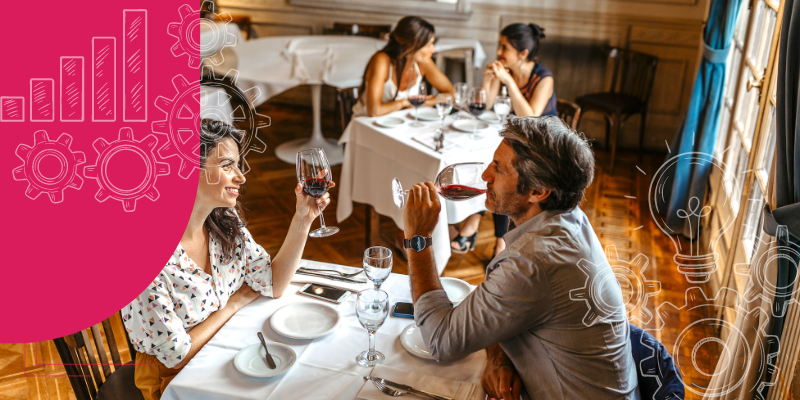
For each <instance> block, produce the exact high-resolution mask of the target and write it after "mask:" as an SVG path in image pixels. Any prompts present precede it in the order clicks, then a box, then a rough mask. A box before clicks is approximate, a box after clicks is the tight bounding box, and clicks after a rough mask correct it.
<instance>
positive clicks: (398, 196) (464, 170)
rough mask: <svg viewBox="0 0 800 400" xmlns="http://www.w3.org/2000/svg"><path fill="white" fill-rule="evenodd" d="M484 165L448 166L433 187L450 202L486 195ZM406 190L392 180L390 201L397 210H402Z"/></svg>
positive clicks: (398, 181) (464, 164)
mask: <svg viewBox="0 0 800 400" xmlns="http://www.w3.org/2000/svg"><path fill="white" fill-rule="evenodd" d="M484 170H486V164H485V163H482V162H466V163H458V164H450V165H448V166H447V167H445V168H444V169H443V170H441V171H440V172H439V175H437V176H436V182H434V183H433V186H434V187H435V188H436V192H437V193H439V194H440V195H441V196H442V197H444V198H445V199H447V200H450V201H461V200H467V199H471V198H474V197H477V196H480V195H482V194H484V193H486V181H484V180H483V177H482V175H483V171H484ZM407 195H408V190H403V185H401V184H400V179H397V178H394V179H392V199H393V200H394V204H395V205H396V206H397V208H400V209H402V208H404V207H405V205H406V198H407Z"/></svg>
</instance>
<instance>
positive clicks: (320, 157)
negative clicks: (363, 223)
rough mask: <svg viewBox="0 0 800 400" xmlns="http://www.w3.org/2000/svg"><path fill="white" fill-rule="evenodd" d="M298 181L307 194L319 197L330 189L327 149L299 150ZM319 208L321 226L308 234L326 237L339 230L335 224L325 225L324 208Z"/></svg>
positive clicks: (329, 167)
mask: <svg viewBox="0 0 800 400" xmlns="http://www.w3.org/2000/svg"><path fill="white" fill-rule="evenodd" d="M297 181H298V182H300V183H301V184H302V185H303V191H304V192H306V194H307V195H309V196H311V197H314V198H319V197H321V196H322V195H323V194H325V192H327V191H328V187H329V186H330V184H331V166H330V164H329V163H328V157H327V156H325V150H323V149H319V148H314V149H306V150H300V151H298V152H297ZM317 209H318V210H319V223H320V228H319V229H317V230H315V231H311V232H310V233H309V234H308V236H311V237H325V236H330V235H333V234H335V233H336V232H339V228H337V227H335V226H325V218H324V217H323V216H322V208H320V207H319V206H317Z"/></svg>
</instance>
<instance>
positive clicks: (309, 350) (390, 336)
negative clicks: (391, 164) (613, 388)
mask: <svg viewBox="0 0 800 400" xmlns="http://www.w3.org/2000/svg"><path fill="white" fill-rule="evenodd" d="M306 263H311V264H310V266H311V267H313V268H320V267H331V266H333V265H331V264H321V263H315V262H313V261H306V260H303V261H301V264H306ZM333 267H336V268H343V269H347V267H341V266H333ZM349 270H352V269H349ZM352 271H354V270H352ZM305 278H309V279H305ZM359 278H360V279H363V275H360V276H359ZM296 280H308V281H313V280H315V278H311V277H304V276H302V275H297V276H296ZM325 282H326V283H329V284H333V285H336V286H342V287H347V288H353V289H354V290H360V289H364V288H366V287H368V286H367V285H360V286H359V285H348V284H340V283H339V282H337V283H332V281H325ZM368 285H370V286H369V287H371V283H369V284H368ZM300 287H301V285H299V284H292V285H290V286H289V288H288V289H287V290H286V293H285V294H284V295H283V297H281V298H280V299H268V298H260V299H258V300H256V301H254V302H253V303H251V304H250V305H248V306H246V307H245V308H243V309H242V310H240V311H239V312H238V313H236V314H235V315H234V316H233V317H232V318H231V319H230V320H229V321H228V322H227V323H226V324H225V326H223V327H222V329H220V330H219V332H217V334H216V335H214V337H213V338H212V339H211V340H210V341H209V342H208V343H207V344H206V345H205V346H203V349H202V350H200V352H199V353H198V354H197V355H195V356H194V358H192V360H191V361H190V362H189V363H188V364H187V365H186V367H184V369H183V370H181V372H180V373H179V374H178V375H177V376H176V377H175V379H174V380H173V381H172V382H171V383H170V384H169V386H167V389H166V391H165V392H164V394H163V395H162V397H161V398H162V399H163V400H218V399H245V400H265V399H269V400H285V399H304V400H352V399H355V398H356V395H357V394H358V392H359V390H360V389H361V387H362V386H363V385H364V379H363V378H362V376H364V375H369V373H370V372H371V368H365V367H361V366H359V365H358V364H356V362H355V357H356V355H357V354H358V353H359V352H361V351H364V350H366V349H367V348H368V347H369V346H368V339H367V333H366V331H365V330H364V329H363V328H362V327H361V325H360V324H359V323H358V320H357V318H356V316H355V305H354V301H355V294H353V295H350V297H348V299H347V300H345V301H344V302H343V303H342V304H339V305H338V306H337V305H334V306H335V307H337V309H338V310H339V312H340V313H341V315H342V317H343V321H342V324H341V326H340V328H339V329H338V330H337V331H335V332H333V333H331V334H329V335H328V336H325V337H322V338H318V339H315V340H293V339H288V338H285V337H282V336H280V335H278V334H277V333H275V332H274V331H273V330H272V328H270V326H269V317H270V316H271V315H272V313H273V312H275V310H277V309H278V308H280V307H282V306H284V305H286V304H290V303H296V302H306V301H307V302H316V301H318V300H314V299H312V298H309V297H305V296H301V295H298V294H297V293H296V292H297V290H298V289H299V288H300ZM381 289H383V290H385V291H386V292H387V293H389V300H390V302H391V303H392V305H393V304H394V303H395V302H397V301H405V302H410V301H411V292H410V288H409V282H408V276H407V275H398V274H392V275H391V276H390V277H389V279H387V281H386V282H385V283H384V284H383V286H382V287H381ZM326 304H332V303H326ZM411 323H413V320H410V319H405V318H395V317H392V316H391V315H390V316H389V317H388V318H387V319H386V323H384V325H383V326H382V327H381V328H380V330H378V333H377V335H376V345H375V348H376V350H378V351H380V352H382V353H383V354H384V355H385V356H386V361H385V362H384V364H383V365H386V366H390V367H393V368H396V369H400V370H406V371H413V372H418V373H422V374H428V375H431V376H437V377H441V378H445V379H452V380H459V381H466V382H474V383H477V384H478V385H480V376H481V373H482V372H483V367H484V365H485V362H486V353H485V352H484V351H477V352H475V353H473V354H471V355H469V356H467V357H466V358H464V359H462V360H459V361H456V362H452V363H441V364H440V363H437V362H436V361H430V360H423V359H420V358H417V357H415V356H412V355H411V354H409V353H408V352H407V351H406V350H404V349H403V347H402V345H401V344H400V338H399V335H400V333H401V332H402V330H403V329H404V328H405V327H406V326H408V325H409V324H411ZM258 331H261V332H263V333H264V336H265V338H266V340H267V341H274V342H280V343H283V344H286V345H289V346H291V347H292V348H293V349H294V350H295V352H297V355H298V362H297V363H296V364H295V365H294V366H293V367H292V369H291V370H289V372H287V373H286V374H285V375H282V376H278V377H274V378H250V377H247V376H245V375H243V374H241V373H239V371H237V370H236V368H235V367H234V366H233V358H234V356H236V353H237V352H238V351H239V350H241V349H243V348H245V347H247V346H249V345H251V344H254V343H258V337H257V336H256V332H258Z"/></svg>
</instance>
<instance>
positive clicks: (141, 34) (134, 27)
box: [122, 10, 147, 122]
mask: <svg viewBox="0 0 800 400" xmlns="http://www.w3.org/2000/svg"><path fill="white" fill-rule="evenodd" d="M122 120H123V121H124V122H147V10H123V11H122Z"/></svg>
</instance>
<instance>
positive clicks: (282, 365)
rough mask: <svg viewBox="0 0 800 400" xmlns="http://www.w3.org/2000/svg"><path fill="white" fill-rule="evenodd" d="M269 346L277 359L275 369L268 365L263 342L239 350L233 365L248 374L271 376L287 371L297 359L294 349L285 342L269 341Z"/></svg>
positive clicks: (274, 358) (270, 352)
mask: <svg viewBox="0 0 800 400" xmlns="http://www.w3.org/2000/svg"><path fill="white" fill-rule="evenodd" d="M267 348H268V349H269V354H271V355H272V360H273V361H275V369H270V368H269V367H268V366H267V361H266V360H265V359H264V357H265V356H266V352H265V351H264V347H262V346H261V343H256V344H251V345H250V346H247V347H245V348H243V349H242V350H241V351H239V352H238V353H237V354H236V356H235V357H234V358H233V366H234V367H236V369H237V370H239V372H241V373H243V374H245V375H247V376H252V377H254V378H269V377H271V376H278V375H281V374H283V373H285V372H286V371H288V370H289V369H290V368H292V365H294V363H295V362H296V361H297V353H295V352H294V349H292V348H291V347H289V346H287V345H285V344H283V343H275V342H267Z"/></svg>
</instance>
